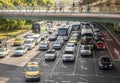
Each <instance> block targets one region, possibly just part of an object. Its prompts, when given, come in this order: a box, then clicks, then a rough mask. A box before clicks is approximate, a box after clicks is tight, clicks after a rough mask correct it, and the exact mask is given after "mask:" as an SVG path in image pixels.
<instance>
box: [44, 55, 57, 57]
mask: <svg viewBox="0 0 120 83" xmlns="http://www.w3.org/2000/svg"><path fill="white" fill-rule="evenodd" d="M45 56H46V57H47V56H55V54H45Z"/></svg>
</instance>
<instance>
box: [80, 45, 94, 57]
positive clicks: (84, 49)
mask: <svg viewBox="0 0 120 83" xmlns="http://www.w3.org/2000/svg"><path fill="white" fill-rule="evenodd" d="M80 53H81V56H91V55H92V50H91V48H90V46H89V45H81V47H80Z"/></svg>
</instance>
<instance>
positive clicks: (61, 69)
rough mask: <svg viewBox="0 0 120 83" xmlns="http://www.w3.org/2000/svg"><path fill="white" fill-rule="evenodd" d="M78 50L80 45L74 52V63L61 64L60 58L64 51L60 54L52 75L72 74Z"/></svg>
mask: <svg viewBox="0 0 120 83" xmlns="http://www.w3.org/2000/svg"><path fill="white" fill-rule="evenodd" d="M79 48H80V44H79V43H78V45H77V46H76V52H75V61H74V62H63V61H62V56H63V53H64V50H65V49H63V51H62V52H61V54H60V58H59V62H58V63H57V65H56V67H55V68H54V71H53V73H57V74H59V73H69V74H74V72H75V68H76V62H77V59H78V54H79Z"/></svg>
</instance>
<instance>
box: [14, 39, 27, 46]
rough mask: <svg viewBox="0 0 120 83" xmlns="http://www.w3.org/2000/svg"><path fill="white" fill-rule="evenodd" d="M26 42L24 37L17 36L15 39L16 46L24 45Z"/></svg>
mask: <svg viewBox="0 0 120 83" xmlns="http://www.w3.org/2000/svg"><path fill="white" fill-rule="evenodd" d="M24 42H25V40H24V39H23V38H16V39H15V40H14V46H17V45H23V44H24Z"/></svg>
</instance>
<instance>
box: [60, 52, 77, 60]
mask: <svg viewBox="0 0 120 83" xmlns="http://www.w3.org/2000/svg"><path fill="white" fill-rule="evenodd" d="M62 61H63V62H65V61H75V53H74V51H64V53H63V56H62Z"/></svg>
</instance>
